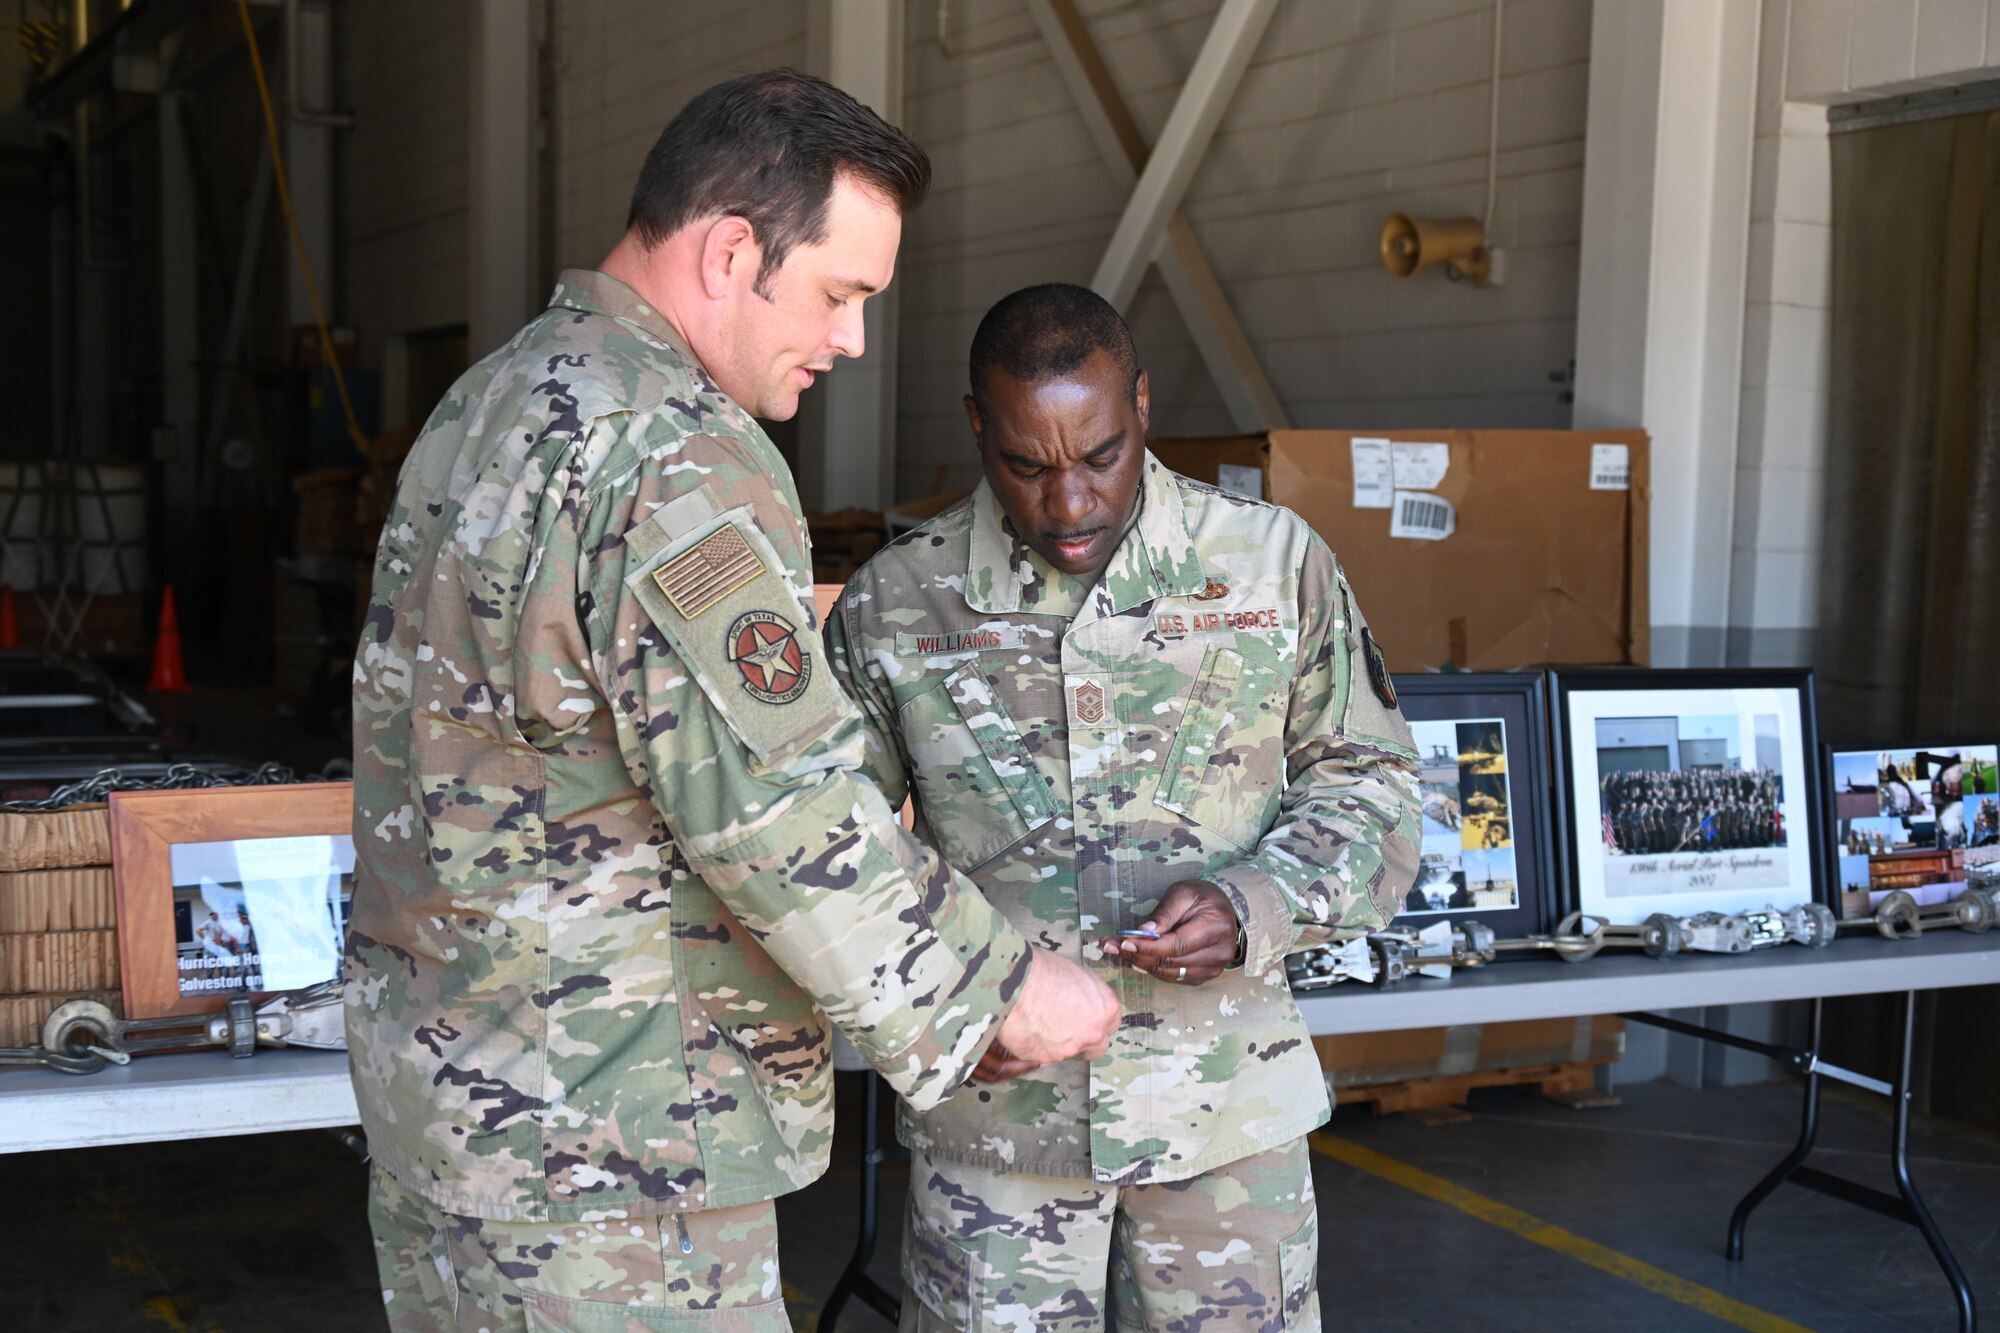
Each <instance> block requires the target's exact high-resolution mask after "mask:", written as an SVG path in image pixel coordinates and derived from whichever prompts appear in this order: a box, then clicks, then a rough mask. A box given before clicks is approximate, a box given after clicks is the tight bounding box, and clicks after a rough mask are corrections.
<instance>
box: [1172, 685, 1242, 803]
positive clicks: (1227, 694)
mask: <svg viewBox="0 0 2000 1333" xmlns="http://www.w3.org/2000/svg"><path fill="white" fill-rule="evenodd" d="M1242 679H1243V655H1242V654H1241V653H1239V652H1237V651H1236V650H1235V649H1234V648H1211V649H1209V650H1208V656H1207V657H1206V658H1205V659H1204V660H1203V662H1202V664H1201V675H1200V676H1199V677H1197V678H1196V680H1195V683H1194V689H1193V690H1192V691H1191V692H1190V693H1189V695H1188V704H1187V710H1186V711H1185V712H1183V713H1182V714H1181V725H1180V730H1179V732H1178V733H1176V735H1175V736H1174V743H1173V746H1172V747H1171V748H1170V749H1169V750H1168V751H1167V762H1166V766H1165V767H1164V768H1162V769H1161V770H1160V794H1159V795H1158V796H1156V797H1154V804H1156V805H1161V806H1165V807H1166V808H1167V809H1169V810H1171V811H1173V812H1174V813H1175V814H1178V815H1186V816H1188V817H1189V818H1190V819H1195V818H1197V817H1198V816H1197V814H1196V807H1197V805H1198V804H1199V803H1200V800H1201V795H1202V790H1203V788H1204V787H1205V786H1206V785H1207V782H1208V776H1209V760H1210V759H1211V758H1212V757H1213V756H1214V754H1215V747H1216V742H1217V741H1218V740H1220V739H1221V736H1222V728H1223V725H1224V724H1225V723H1226V722H1227V721H1228V718H1229V708H1230V704H1231V702H1232V701H1233V700H1234V699H1235V698H1236V695H1237V687H1238V685H1239V684H1240V683H1241V682H1242ZM1200 822H1203V823H1206V822H1207V821H1206V820H1202V821H1200Z"/></svg>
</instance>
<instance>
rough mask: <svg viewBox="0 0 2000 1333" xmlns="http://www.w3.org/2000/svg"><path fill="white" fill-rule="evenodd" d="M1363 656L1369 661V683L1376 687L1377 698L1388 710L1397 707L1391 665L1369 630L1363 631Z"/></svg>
mask: <svg viewBox="0 0 2000 1333" xmlns="http://www.w3.org/2000/svg"><path fill="white" fill-rule="evenodd" d="M1361 654H1362V656H1364V657H1366V658H1367V659H1368V683H1369V684H1370V685H1373V686H1374V687H1375V697H1376V698H1378V699H1380V700H1381V701H1382V704H1383V706H1384V707H1386V708H1394V707H1395V706H1396V684H1395V682H1394V681H1392V680H1390V679H1389V664H1388V662H1387V661H1385V660H1384V659H1383V657H1382V645H1381V644H1379V643H1377V642H1375V635H1374V633H1373V632H1372V631H1370V630H1368V629H1363V630H1362V631H1361Z"/></svg>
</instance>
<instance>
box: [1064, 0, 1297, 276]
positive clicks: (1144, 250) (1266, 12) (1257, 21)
mask: <svg viewBox="0 0 2000 1333" xmlns="http://www.w3.org/2000/svg"><path fill="white" fill-rule="evenodd" d="M1277 7H1278V0H1223V3H1222V12H1220V13H1219V14H1217V15H1216V16H1215V23H1214V25H1213V26H1212V27H1210V28H1209V30H1208V39H1207V40H1206V41H1204V42H1203V43H1202V44H1201V53H1200V54H1199V55H1197V56H1196V57H1195V58H1194V68H1192V69H1190V70H1189V71H1188V76H1187V81H1186V82H1185V83H1183V84H1182V85H1181V95H1180V96H1179V97H1178V98H1176V99H1174V109H1173V111H1172V112H1171V113H1170V114H1169V115H1168V116H1167V124H1166V127H1165V128H1164V129H1162V130H1161V131H1160V141H1159V143H1157V144H1155V145H1154V146H1153V151H1152V154H1151V155H1150V156H1149V157H1148V158H1147V159H1146V169H1145V170H1144V171H1142V172H1140V173H1139V182H1138V184H1136V185H1134V186H1133V187H1132V197H1131V198H1130V199H1129V200H1127V201H1126V203H1125V215H1124V216H1123V217H1121V218H1119V219H1118V229H1117V230H1116V231H1114V232H1112V233H1111V243H1110V244H1109V245H1107V246H1106V247H1105V250H1104V258H1103V260H1102V261H1101V262H1100V263H1099V264H1098V266H1097V276H1096V277H1095V278H1093V279H1091V283H1090V285H1091V286H1092V287H1093V288H1095V289H1096V290H1097V292H1098V294H1099V295H1101V296H1102V297H1104V299H1105V300H1107V301H1109V302H1111V304H1113V305H1115V306H1117V307H1118V308H1119V309H1121V310H1122V309H1124V308H1125V307H1126V306H1127V305H1129V304H1131V301H1132V295H1133V293H1134V292H1136V291H1137V290H1138V289H1139V278H1140V276H1141V275H1142V274H1143V273H1144V272H1145V270H1146V265H1147V264H1148V263H1149V262H1151V260H1152V258H1153V254H1154V252H1155V251H1157V250H1158V249H1159V248H1160V238H1161V236H1162V234H1163V233H1164V232H1165V230H1166V226H1167V219H1168V218H1170V217H1172V216H1173V215H1174V210H1175V209H1177V208H1179V207H1180V202H1181V196H1182V195H1183V194H1186V193H1187V187H1188V182H1189V181H1191V180H1193V179H1194V173H1195V168H1196V167H1198V166H1200V165H1201V156H1202V154H1203V153H1205V152H1207V151H1208V144H1209V141H1210V140H1211V139H1213V138H1214V137H1215V127H1216V126H1217V125H1218V124H1220V123H1221V121H1222V113H1223V110H1224V109H1225V108H1226V107H1228V105H1229V99H1230V98H1231V97H1233V96H1235V95H1236V85H1237V84H1238V83H1240V82H1242V79H1243V71H1244V70H1245V69H1246V68H1247V67H1248V66H1249V64H1250V57H1251V55H1252V54H1254V53H1255V51H1256V49H1257V41H1258V39H1259V38H1261V37H1262V36H1263V35H1264V28H1265V25H1267V24H1268V23H1269V22H1270V21H1271V14H1272V11H1274V10H1275V9H1276V8H1277Z"/></svg>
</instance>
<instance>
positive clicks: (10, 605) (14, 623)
mask: <svg viewBox="0 0 2000 1333" xmlns="http://www.w3.org/2000/svg"><path fill="white" fill-rule="evenodd" d="M20 646H21V622H20V619H19V618H18V617H17V616H16V615H15V614H14V585H13V584H11V583H0V649H6V648H19V647H20Z"/></svg>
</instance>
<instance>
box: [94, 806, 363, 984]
mask: <svg viewBox="0 0 2000 1333" xmlns="http://www.w3.org/2000/svg"><path fill="white" fill-rule="evenodd" d="M353 792H354V787H353V784H352V783H347V782H310V783H298V784H294V785H288V786H262V787H205V788H196V789H193V790H185V791H131V792H123V791H121V792H113V793H111V798H110V799H111V809H110V821H111V873H112V880H113V885H114V890H115V892H116V895H117V905H118V968H119V974H120V976H121V979H122V982H123V985H124V989H125V1015H126V1017H128V1018H155V1017H159V1016H161V1015H164V1014H197V1013H208V1012H211V1011H213V1010H217V1009H220V1008H222V1006H223V1004H224V1002H226V1001H227V1000H228V999H229V998H230V997H231V996H235V995H246V996H252V997H255V996H259V995H264V994H268V993H270V992H273V991H284V990H296V989H299V988H301V987H305V986H311V985H316V984H317V983H319V982H322V981H326V980H329V979H331V978H333V977H335V976H338V975H339V973H340V949H341V940H342V937H343V935H344V933H345V931H346V929H347V907H348V900H349V899H350V898H351V897H352V895H353V892H354V837H353V827H354V796H353Z"/></svg>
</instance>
